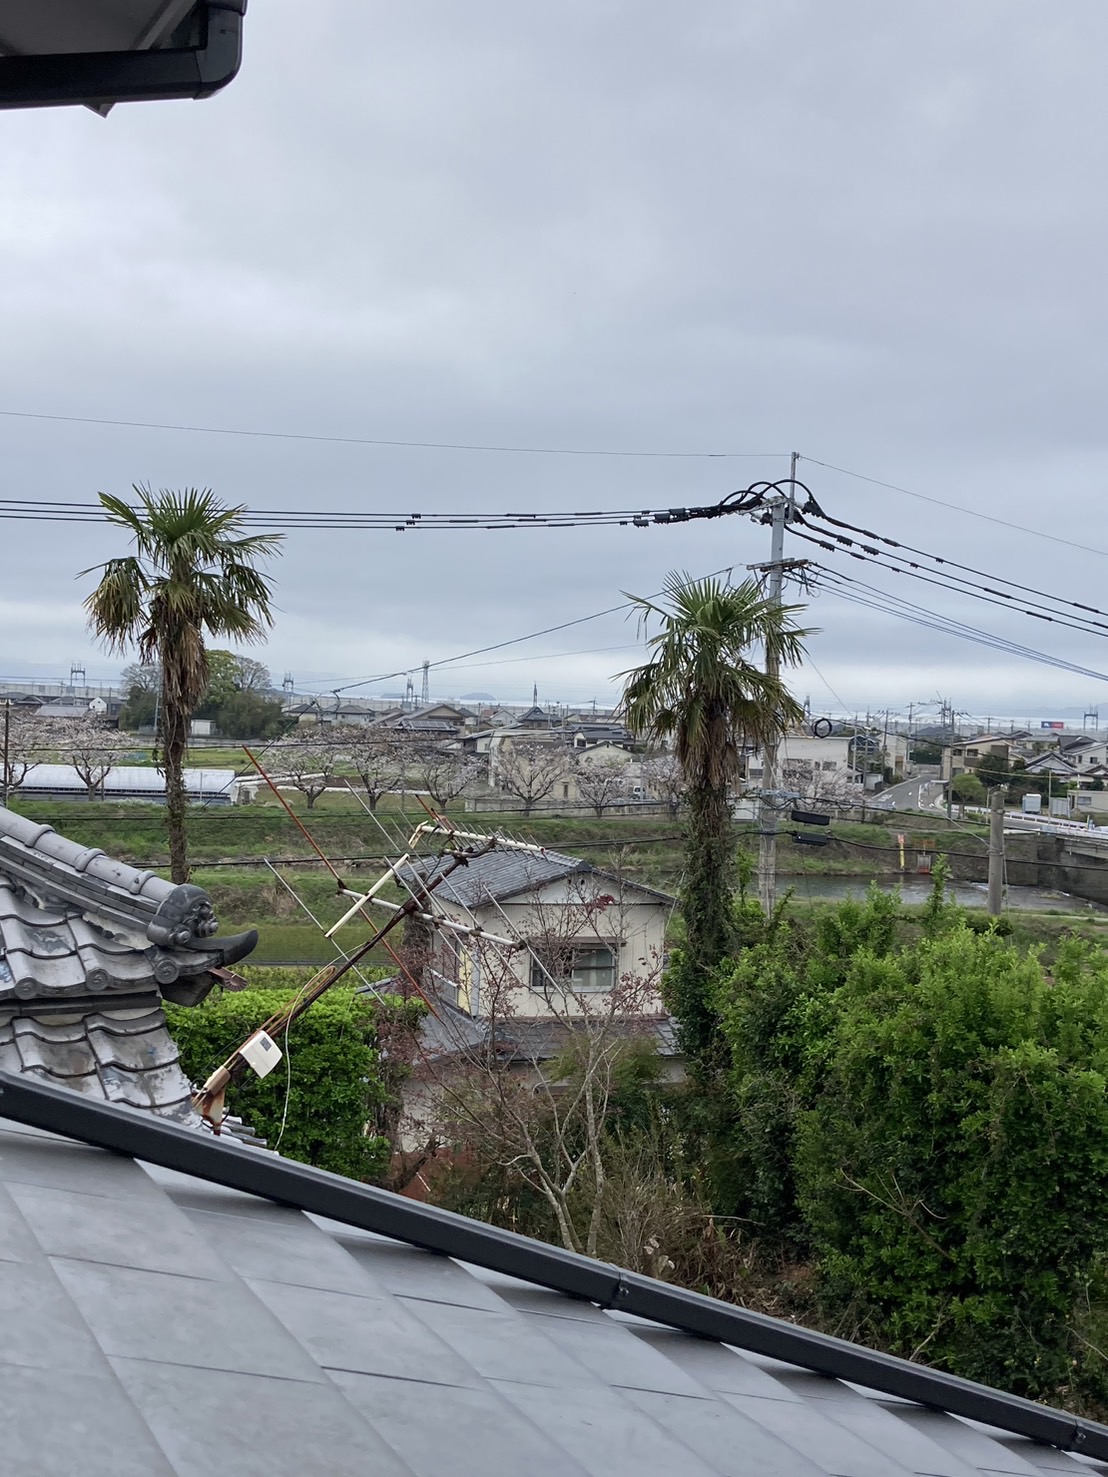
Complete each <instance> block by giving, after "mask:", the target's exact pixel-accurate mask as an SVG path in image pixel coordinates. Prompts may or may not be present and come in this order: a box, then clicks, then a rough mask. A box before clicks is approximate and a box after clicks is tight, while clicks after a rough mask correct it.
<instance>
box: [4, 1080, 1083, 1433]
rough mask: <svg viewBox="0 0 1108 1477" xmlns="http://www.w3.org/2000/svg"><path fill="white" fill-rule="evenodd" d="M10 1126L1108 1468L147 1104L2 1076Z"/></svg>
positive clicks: (912, 1388)
mask: <svg viewBox="0 0 1108 1477" xmlns="http://www.w3.org/2000/svg"><path fill="white" fill-rule="evenodd" d="M0 1118H8V1119H11V1120H13V1121H14V1122H17V1123H24V1124H28V1125H30V1126H31V1127H34V1128H40V1129H46V1130H47V1131H49V1132H51V1133H56V1134H61V1135H63V1136H64V1137H66V1138H70V1139H78V1140H80V1141H81V1142H83V1143H86V1144H92V1145H95V1146H96V1147H97V1148H101V1149H109V1150H112V1151H113V1152H115V1153H119V1154H125V1155H127V1156H128V1157H130V1158H133V1159H143V1160H146V1161H148V1162H149V1163H151V1164H158V1165H161V1166H162V1167H163V1168H165V1169H173V1170H177V1171H178V1172H180V1173H182V1174H188V1175H193V1176H195V1177H196V1178H197V1179H202V1180H208V1181H210V1182H211V1183H213V1184H218V1185H225V1186H227V1187H229V1188H230V1189H234V1190H241V1191H243V1192H245V1193H246V1194H249V1195H260V1196H262V1197H264V1198H265V1199H267V1200H275V1201H277V1202H279V1203H280V1204H283V1205H290V1206H294V1207H295V1208H296V1209H298V1210H303V1211H309V1212H311V1213H312V1214H314V1215H321V1216H326V1217H328V1218H329V1219H330V1220H334V1221H339V1222H341V1223H342V1224H343V1225H347V1226H354V1227H356V1228H357V1229H359V1230H363V1231H371V1232H373V1233H375V1234H376V1235H380V1236H387V1237H390V1238H391V1239H393V1240H395V1241H403V1242H406V1243H407V1244H409V1245H411V1246H419V1247H422V1248H423V1249H424V1250H426V1251H435V1252H439V1253H441V1254H442V1255H445V1256H451V1257H456V1258H458V1259H459V1260H460V1261H464V1262H472V1263H474V1264H475V1265H477V1266H480V1267H486V1268H488V1269H489V1270H490V1271H495V1272H500V1273H503V1274H505V1275H507V1276H510V1277H518V1278H521V1279H522V1280H524V1281H526V1282H532V1283H535V1284H537V1285H538V1286H541V1287H548V1288H551V1289H553V1290H554V1291H556V1292H562V1293H566V1294H568V1295H569V1296H570V1297H577V1298H583V1299H585V1300H586V1301H588V1302H591V1303H595V1304H597V1305H598V1306H599V1307H601V1308H615V1309H618V1310H619V1311H620V1312H624V1313H631V1314H634V1315H636V1316H637V1317H640V1318H645V1319H649V1320H650V1321H651V1322H653V1323H661V1324H666V1325H668V1326H669V1327H671V1328H677V1329H681V1330H683V1331H684V1332H686V1333H691V1334H696V1335H698V1336H700V1337H701V1338H709V1339H713V1340H716V1341H718V1342H720V1343H726V1344H733V1345H735V1346H736V1347H737V1348H740V1349H747V1350H750V1351H751V1352H753V1353H758V1354H764V1355H768V1356H769V1357H771V1358H774V1359H780V1360H782V1361H783V1362H784V1363H787V1364H793V1365H796V1366H798V1367H799V1368H801V1369H809V1370H812V1371H814V1372H815V1373H817V1374H823V1375H827V1376H828V1377H829V1378H832V1379H840V1380H850V1381H853V1382H854V1383H856V1384H860V1385H865V1386H866V1387H867V1388H868V1389H871V1390H878V1391H880V1392H881V1393H883V1394H886V1395H893V1396H896V1397H898V1398H900V1399H904V1400H910V1401H913V1402H915V1403H916V1404H919V1405H923V1406H927V1407H930V1408H932V1409H935V1410H942V1411H946V1412H947V1413H949V1414H951V1415H956V1416H962V1417H964V1418H965V1419H967V1420H974V1421H981V1422H982V1423H984V1424H986V1425H989V1426H993V1427H995V1428H996V1429H998V1430H1001V1431H1008V1432H1011V1433H1013V1434H1015V1435H1018V1436H1025V1437H1028V1438H1029V1439H1031V1440H1033V1441H1039V1442H1043V1443H1044V1444H1046V1445H1049V1446H1054V1447H1057V1448H1059V1449H1061V1450H1063V1451H1076V1452H1080V1453H1081V1454H1082V1455H1084V1456H1089V1457H1094V1458H1097V1459H1099V1460H1101V1461H1105V1460H1108V1426H1103V1425H1100V1424H1098V1423H1097V1422H1095V1421H1086V1420H1081V1419H1079V1418H1078V1417H1077V1416H1074V1415H1070V1414H1068V1413H1067V1412H1065V1411H1061V1410H1055V1409H1053V1408H1052V1407H1050V1406H1047V1405H1039V1404H1037V1403H1036V1402H1035V1401H1033V1400H1025V1399H1023V1398H1022V1397H1020V1396H1018V1395H1007V1394H1005V1393H1003V1392H1002V1391H1000V1390H993V1389H990V1388H989V1387H988V1386H987V1385H979V1384H975V1383H974V1382H973V1381H971V1380H964V1379H960V1378H958V1376H956V1375H951V1374H945V1373H943V1372H942V1371H941V1370H936V1369H928V1368H926V1367H925V1366H922V1365H919V1364H913V1363H910V1362H909V1361H908V1360H906V1359H897V1358H895V1357H894V1356H893V1355H891V1354H882V1353H879V1352H878V1351H876V1350H873V1349H865V1348H862V1347H860V1346H859V1345H857V1344H851V1343H848V1342H847V1341H846V1340H844V1339H838V1338H833V1337H832V1336H831V1335H829V1334H823V1333H815V1332H813V1331H811V1330H809V1329H803V1328H797V1327H796V1326H795V1325H794V1324H791V1323H786V1322H783V1321H782V1320H781V1319H777V1318H770V1317H767V1316H766V1315H765V1314H762V1313H752V1312H749V1311H748V1310H747V1309H745V1308H740V1307H735V1306H733V1305H732V1304H730V1303H724V1302H720V1301H719V1300H718V1299H716V1298H710V1297H705V1296H704V1295H703V1294H701V1293H696V1292H688V1291H686V1290H685V1289H683V1288H679V1287H673V1286H670V1285H669V1284H668V1283H664V1282H658V1281H656V1280H655V1279H654V1278H651V1277H643V1276H641V1275H639V1274H638V1273H634V1272H624V1271H621V1270H620V1269H619V1268H618V1267H614V1266H609V1265H608V1264H607V1263H605V1262H598V1261H594V1260H592V1258H590V1257H584V1256H578V1255H576V1254H575V1253H573V1252H568V1251H563V1250H561V1249H560V1248H559V1247H556V1246H548V1245H546V1244H545V1243H543V1242H540V1241H532V1240H531V1239H530V1238H528V1237H526V1236H520V1235H518V1234H516V1233H515V1232H513V1231H504V1230H501V1229H500V1228H499V1227H497V1226H487V1225H485V1224H483V1223H482V1222H480V1221H473V1220H470V1219H468V1218H467V1217H466V1216H460V1215H456V1214H454V1213H453V1212H452V1211H448V1210H440V1209H438V1208H437V1207H435V1206H430V1205H422V1204H420V1203H419V1202H417V1201H413V1200H407V1199H405V1198H404V1197H403V1196H401V1195H396V1194H393V1193H392V1192H391V1191H389V1190H381V1189H377V1188H375V1187H374V1186H371V1185H363V1184H359V1183H358V1182H357V1181H355V1180H349V1179H344V1178H343V1177H342V1176H341V1175H336V1174H329V1173H328V1172H327V1171H325V1170H322V1169H313V1168H311V1167H310V1166H309V1165H306V1164H297V1163H295V1162H293V1161H291V1160H288V1159H281V1158H279V1157H278V1156H277V1155H275V1154H268V1153H255V1152H250V1151H247V1150H244V1149H243V1148H242V1147H240V1146H238V1145H237V1144H233V1143H229V1142H226V1141H224V1140H222V1139H216V1138H214V1137H210V1136H208V1135H205V1134H201V1133H198V1132H196V1130H195V1129H187V1128H181V1127H179V1126H178V1125H177V1124H174V1123H170V1122H168V1121H166V1120H165V1119H158V1118H155V1117H153V1116H151V1115H150V1114H147V1113H141V1112H139V1111H138V1110H136V1109H132V1108H126V1107H122V1106H119V1105H116V1104H105V1103H97V1102H90V1101H88V1100H87V1099H85V1098H82V1097H81V1096H80V1095H79V1094H77V1093H74V1092H70V1091H67V1090H66V1089H64V1088H55V1087H49V1086H46V1085H44V1084H41V1083H38V1082H34V1081H31V1080H29V1079H28V1078H26V1077H15V1076H12V1075H11V1074H10V1073H7V1072H0Z"/></svg>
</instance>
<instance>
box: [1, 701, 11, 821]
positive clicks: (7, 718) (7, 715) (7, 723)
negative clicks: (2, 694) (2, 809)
mask: <svg viewBox="0 0 1108 1477" xmlns="http://www.w3.org/2000/svg"><path fill="white" fill-rule="evenodd" d="M11 732H12V700H11V698H10V697H9V698H5V700H4V773H3V774H2V775H0V790H2V791H3V794H4V799H3V804H4V805H7V803H8V775H9V773H10V772H11V771H10V770H9V768H8V748H9V745H10V742H11Z"/></svg>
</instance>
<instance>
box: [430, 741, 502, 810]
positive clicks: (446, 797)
mask: <svg viewBox="0 0 1108 1477" xmlns="http://www.w3.org/2000/svg"><path fill="white" fill-rule="evenodd" d="M412 758H413V767H414V774H415V778H416V782H417V784H419V785H421V786H422V788H423V789H425V790H426V791H427V793H428V795H430V797H431V799H432V800H434V801H435V803H436V804H437V805H438V806H439V807H440V808H441V809H442V810H445V809H446V807H447V806H448V805H449V804H450V803H451V802H452V801H454V800H457V798H458V796H459V795H460V794H462V792H463V791H464V790H466V789H467V788H468V787H469V786H470V785H471V784H473V783H474V781H475V780H476V779H478V778H479V776H480V775H482V774H483V773H484V772H485V762H486V761H485V759H484V758H483V757H482V756H481V755H478V754H466V753H464V752H463V751H462V750H461V749H444V748H442V747H440V746H439V745H437V744H419V745H414V746H413V749H412Z"/></svg>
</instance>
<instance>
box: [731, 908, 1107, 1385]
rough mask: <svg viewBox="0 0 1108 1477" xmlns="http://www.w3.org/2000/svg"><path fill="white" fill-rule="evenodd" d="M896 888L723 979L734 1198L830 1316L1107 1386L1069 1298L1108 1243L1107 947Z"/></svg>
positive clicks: (972, 1367)
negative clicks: (996, 928)
mask: <svg viewBox="0 0 1108 1477" xmlns="http://www.w3.org/2000/svg"><path fill="white" fill-rule="evenodd" d="M896 910H897V903H896V900H895V899H893V900H889V899H887V898H883V897H882V896H881V895H880V894H878V893H877V892H876V891H875V892H874V893H873V894H871V896H870V898H869V900H868V901H867V902H866V903H865V904H856V903H855V904H846V905H844V906H842V907H840V908H837V909H835V910H834V911H833V912H832V913H829V914H828V915H827V916H826V917H825V918H824V919H823V920H821V922H820V924H819V926H818V927H817V928H816V930H815V931H814V932H811V931H809V932H804V931H801V930H797V929H793V928H790V927H782V928H780V929H778V930H777V931H776V933H775V934H774V936H772V937H770V938H767V939H766V940H765V941H763V943H761V944H760V945H758V946H756V947H755V948H753V949H751V950H749V951H747V953H746V955H745V956H743V957H742V958H740V959H739V960H738V961H737V962H736V963H735V964H734V965H733V967H732V968H731V969H730V970H728V971H726V972H721V974H720V976H719V978H718V980H717V1001H718V1004H719V1010H720V1018H721V1020H722V1022H723V1029H724V1031H725V1034H726V1035H727V1038H728V1041H729V1044H730V1048H731V1055H732V1063H733V1066H732V1073H731V1079H730V1088H731V1097H732V1102H733V1105H734V1114H735V1129H734V1139H733V1142H732V1145H731V1159H732V1165H733V1179H732V1188H733V1192H734V1195H735V1197H736V1205H735V1207H734V1208H735V1209H736V1210H737V1211H738V1212H739V1213H742V1214H744V1215H747V1216H749V1218H750V1219H751V1220H753V1221H754V1222H756V1224H757V1227H758V1231H759V1234H760V1235H761V1236H763V1237H765V1238H769V1239H771V1240H773V1239H775V1240H777V1241H778V1242H779V1243H782V1244H790V1245H791V1246H792V1247H793V1248H802V1249H803V1250H804V1252H805V1253H806V1254H807V1255H808V1256H809V1257H810V1258H811V1259H812V1262H813V1264H814V1267H815V1268H816V1270H817V1273H818V1279H819V1287H820V1292H821V1296H822V1298H823V1300H824V1305H825V1309H826V1314H827V1317H828V1319H829V1320H831V1321H835V1322H836V1323H837V1324H838V1326H839V1327H841V1328H842V1327H845V1328H848V1329H849V1330H850V1331H852V1332H854V1333H855V1334H858V1335H860V1336H863V1337H866V1338H868V1339H870V1340H872V1341H875V1342H879V1343H882V1344H884V1345H886V1346H887V1347H891V1348H894V1349H896V1350H897V1351H898V1352H901V1353H903V1354H907V1355H915V1356H920V1357H924V1358H926V1359H928V1360H933V1361H935V1362H937V1363H941V1364H943V1365H945V1366H946V1367H947V1368H950V1369H952V1370H954V1371H955V1372H957V1373H959V1374H962V1375H965V1376H967V1377H969V1378H974V1379H980V1380H984V1381H986V1382H989V1383H993V1384H999V1385H1001V1386H1003V1387H1005V1388H1008V1389H1013V1390H1017V1391H1020V1392H1023V1393H1026V1394H1031V1395H1044V1394H1053V1395H1054V1396H1057V1394H1058V1392H1059V1391H1060V1390H1064V1389H1065V1388H1067V1387H1071V1386H1072V1385H1073V1384H1074V1383H1075V1382H1076V1383H1077V1384H1079V1385H1081V1386H1083V1387H1084V1389H1085V1390H1086V1391H1090V1390H1091V1391H1092V1392H1093V1393H1097V1394H1099V1393H1101V1391H1100V1385H1101V1381H1102V1377H1103V1371H1104V1361H1103V1358H1102V1356H1100V1355H1099V1353H1098V1352H1097V1351H1096V1349H1094V1348H1093V1347H1092V1345H1091V1342H1090V1341H1086V1340H1084V1339H1083V1338H1082V1337H1080V1336H1079V1334H1078V1333H1077V1332H1076V1326H1075V1325H1076V1312H1077V1309H1078V1307H1079V1305H1082V1304H1083V1303H1084V1302H1085V1301H1086V1300H1087V1297H1088V1290H1089V1287H1090V1285H1091V1284H1092V1283H1093V1282H1094V1281H1095V1280H1096V1278H1097V1275H1098V1263H1099V1259H1100V1257H1101V1255H1102V1254H1103V1253H1104V1251H1105V1250H1106V1249H1108V1097H1106V1092H1105V1087H1106V1080H1108V957H1106V956H1105V955H1104V954H1103V953H1102V952H1101V951H1100V950H1098V949H1095V948H1093V947H1091V946H1088V945H1085V944H1082V943H1079V942H1077V941H1076V940H1074V941H1070V942H1069V943H1067V944H1065V945H1064V946H1063V947H1062V949H1061V951H1060V953H1059V956H1058V958H1057V959H1056V961H1055V963H1054V966H1053V970H1052V972H1050V973H1048V972H1047V971H1046V970H1045V969H1044V968H1043V966H1042V964H1041V963H1040V961H1039V959H1038V958H1037V956H1036V955H1035V954H1034V953H1030V954H1028V953H1024V952H1020V951H1019V950H1018V949H1017V948H1016V947H1015V946H1014V945H1013V944H1011V943H1010V942H1009V941H1007V940H1006V939H1004V938H1002V937H1000V936H998V935H997V934H995V933H992V932H988V933H980V932H977V931H975V930H973V929H971V928H969V927H967V926H966V923H965V921H964V918H963V917H962V915H961V913H960V911H959V910H958V909H956V908H954V907H952V905H950V904H949V903H948V902H947V901H946V900H945V899H944V897H943V895H942V890H941V881H940V884H939V886H938V887H937V888H936V893H935V895H934V897H933V899H932V902H931V904H930V905H929V906H928V908H927V909H926V910H925V916H924V925H923V928H924V936H923V938H922V940H921V941H920V942H919V943H917V944H915V945H913V946H912V947H905V946H902V945H900V944H898V943H897V939H896V931H895V914H896Z"/></svg>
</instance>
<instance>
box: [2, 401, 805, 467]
mask: <svg viewBox="0 0 1108 1477" xmlns="http://www.w3.org/2000/svg"><path fill="white" fill-rule="evenodd" d="M0 415H2V416H7V417H8V418H10V419H13V420H27V421H57V422H62V423H64V424H68V425H79V426H116V427H120V428H123V429H126V430H133V431H178V432H184V433H187V434H188V435H196V436H246V437H250V438H251V439H254V440H268V441H312V442H320V443H323V444H326V445H333V446H394V447H407V448H415V449H418V450H421V451H484V452H508V453H511V454H514V455H518V456H608V457H637V458H648V459H653V458H658V459H664V460H682V459H689V460H705V461H723V460H728V459H738V458H743V459H747V458H749V459H756V460H763V461H766V460H771V459H772V458H774V457H783V456H785V455H787V453H786V452H783V451H780V452H778V451H639V450H622V449H614V450H613V449H611V448H607V447H605V448H595V447H579V446H499V445H485V444H483V443H479V442H469V441H403V440H399V439H392V438H384V437H379V436H322V435H314V434H312V433H309V432H307V431H259V430H256V429H248V428H245V427H242V426H190V425H178V424H175V423H172V422H167V421H127V420H111V419H108V418H107V417H104V416H92V415H49V414H46V413H44V412H36V411H31V410H0Z"/></svg>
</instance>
